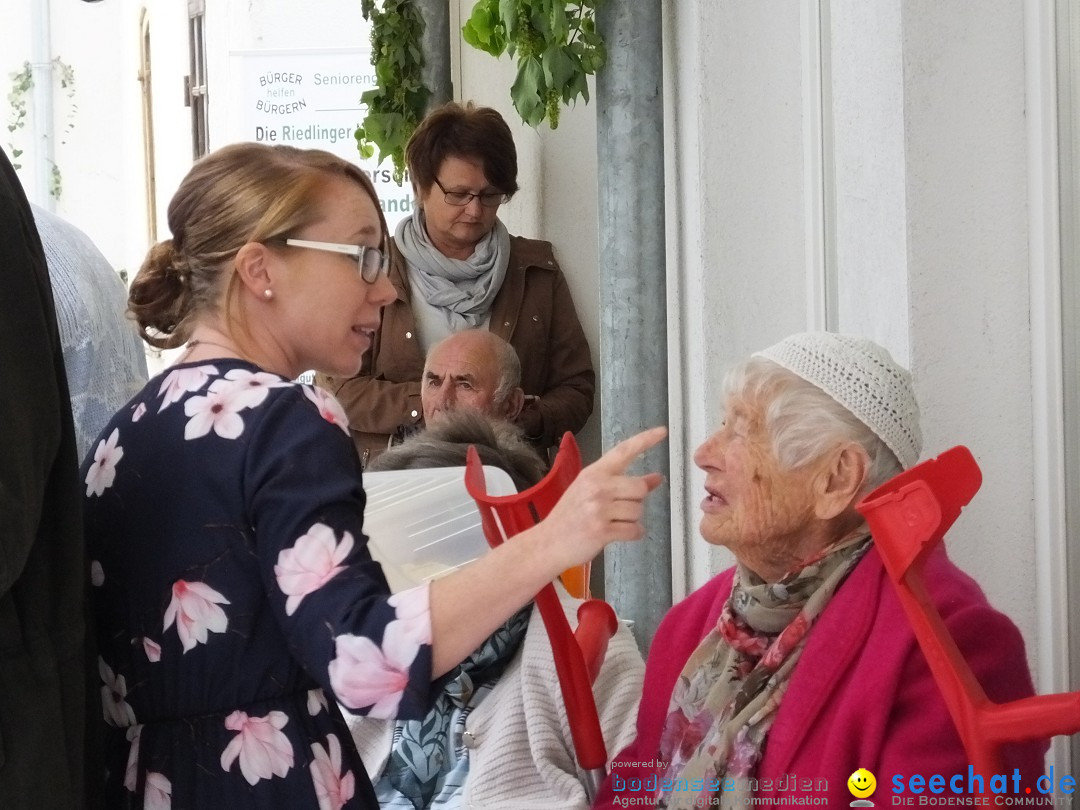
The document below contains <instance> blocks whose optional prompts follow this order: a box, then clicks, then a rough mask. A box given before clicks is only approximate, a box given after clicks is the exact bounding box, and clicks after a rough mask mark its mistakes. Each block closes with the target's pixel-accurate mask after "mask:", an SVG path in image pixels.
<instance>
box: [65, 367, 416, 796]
mask: <svg viewBox="0 0 1080 810" xmlns="http://www.w3.org/2000/svg"><path fill="white" fill-rule="evenodd" d="M81 475H82V480H83V481H84V483H85V486H86V497H85V503H84V505H85V515H86V517H85V520H86V540H87V547H88V549H89V553H90V558H91V561H92V562H91V584H92V588H91V595H92V599H93V607H94V614H95V617H94V618H95V622H96V632H97V640H98V646H99V652H100V658H99V660H98V670H99V674H100V676H101V696H102V707H103V711H104V715H105V720H106V722H107V723H108V724H109V734H108V738H107V739H106V741H105V755H106V760H107V764H108V775H107V789H108V793H109V798H110V801H109V806H110V807H117V808H120V807H145V808H154V810H158V809H159V808H162V809H163V808H173V810H188V809H189V808H191V809H192V810H195V809H199V810H201V808H215V807H223V808H225V807H227V808H230V809H232V808H247V807H259V808H289V810H295V809H297V808H320V810H325V809H326V808H331V809H332V810H336V808H342V807H345V808H358V807H376V806H377V804H376V801H375V796H374V793H373V791H372V789H371V786H370V784H369V782H368V779H367V776H366V775H365V771H364V767H363V765H362V764H361V762H360V760H359V757H358V755H357V753H356V751H355V748H354V747H353V743H352V739H351V737H350V735H349V731H348V728H347V726H346V725H345V722H344V720H343V719H342V716H341V714H340V711H339V709H338V705H337V704H338V702H340V703H342V704H343V705H344V706H346V707H347V708H349V709H350V710H355V712H356V713H357V714H369V715H371V716H373V717H384V718H385V717H394V716H401V717H422V716H423V715H424V713H425V712H426V710H427V708H428V706H429V702H430V697H429V693H430V691H431V686H430V677H431V620H430V614H429V610H428V590H427V587H426V586H424V587H421V588H416V589H413V590H410V591H405V592H402V593H399V594H397V595H395V596H391V595H390V593H389V590H388V588H387V585H386V580H385V579H384V577H383V574H382V571H381V569H380V568H379V566H378V564H377V563H375V562H373V561H372V559H371V557H370V556H369V554H368V552H367V546H366V538H365V537H364V535H363V533H362V517H363V510H364V492H363V489H362V488H361V482H360V467H359V460H358V458H357V456H356V452H355V450H354V449H353V446H352V442H351V441H350V439H349V437H348V429H347V424H346V421H345V414H344V412H343V411H342V409H341V406H340V405H339V404H338V403H337V401H336V400H334V399H333V397H331V396H330V395H328V394H326V393H325V392H324V391H322V390H320V389H317V388H313V387H311V386H307V385H302V384H299V383H294V382H290V381H289V380H286V379H284V378H282V377H279V376H277V375H275V374H270V373H267V372H263V371H261V370H260V369H259V368H258V367H256V366H253V365H251V364H249V363H247V362H244V361H241V360H218V361H213V362H205V361H204V362H200V363H188V364H182V365H178V366H174V367H173V368H172V369H169V370H167V371H165V372H164V373H162V374H161V375H159V376H158V377H156V378H154V379H153V380H151V381H150V382H149V384H148V385H147V386H146V388H144V389H143V391H142V392H141V393H140V394H139V395H138V396H136V397H135V399H133V400H132V401H131V402H130V403H129V404H128V406H126V407H125V408H124V409H123V410H122V411H120V412H119V413H118V414H117V415H116V416H115V417H113V420H112V421H111V422H110V423H109V425H108V426H107V427H106V428H105V430H104V431H103V432H102V434H101V437H100V439H99V441H98V442H97V443H96V445H95V446H94V450H93V453H92V455H91V456H88V457H87V459H86V461H85V462H84V463H83V468H82V471H81Z"/></svg>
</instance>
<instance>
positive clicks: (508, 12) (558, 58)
mask: <svg viewBox="0 0 1080 810" xmlns="http://www.w3.org/2000/svg"><path fill="white" fill-rule="evenodd" d="M601 2H602V0H577V2H569V0H479V2H478V3H477V4H476V6H474V7H473V12H472V15H471V16H470V17H469V21H468V22H467V23H465V27H464V28H463V29H462V36H463V37H464V39H465V41H466V42H467V43H469V44H470V45H472V46H473V47H474V48H479V49H480V50H482V51H486V52H487V53H490V54H491V55H492V56H496V57H498V56H502V55H503V54H504V53H505V54H508V55H509V56H511V57H513V58H516V59H517V65H518V71H517V78H516V79H515V80H514V85H513V87H511V88H510V97H511V99H512V100H513V102H514V109H516V110H517V111H518V115H520V116H521V120H522V121H524V122H525V123H527V124H529V125H530V126H533V127H536V126H539V125H540V123H541V122H542V121H544V120H547V122H548V125H549V126H550V127H551V128H552V129H556V128H557V127H558V126H559V111H560V109H561V108H562V106H563V105H567V106H568V105H570V104H571V103H572V102H574V101H576V99H578V98H582V99H584V100H585V102H586V103H588V101H589V85H588V77H589V76H591V75H593V74H595V73H596V71H597V70H599V69H600V68H601V67H603V66H604V62H605V61H606V60H607V50H606V48H605V47H604V40H603V38H602V37H601V36H600V35H599V34H598V33H597V31H596V8H597V6H598V5H600V3H601Z"/></svg>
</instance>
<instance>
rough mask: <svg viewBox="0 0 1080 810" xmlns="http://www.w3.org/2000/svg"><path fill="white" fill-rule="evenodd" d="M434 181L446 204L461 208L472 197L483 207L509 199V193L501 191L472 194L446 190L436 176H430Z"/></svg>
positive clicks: (491, 206)
mask: <svg viewBox="0 0 1080 810" xmlns="http://www.w3.org/2000/svg"><path fill="white" fill-rule="evenodd" d="M431 179H432V180H434V181H435V185H437V186H438V187H439V191H441V192H442V193H443V199H444V200H446V204H447V205H453V206H455V207H458V208H462V207H464V206H466V205H468V204H469V203H471V202H472V201H473V198H474V197H475V198H476V199H478V200H480V204H481V205H482V206H484V208H495V207H496V206H499V205H502V204H503V203H504V202H509V201H510V195H509V194H505V193H503V192H501V191H485V192H483V193H482V194H474V193H473V192H471V191H447V190H446V188H445V187H444V186H443V184H442V183H440V182H439V178H438V177H433V178H431Z"/></svg>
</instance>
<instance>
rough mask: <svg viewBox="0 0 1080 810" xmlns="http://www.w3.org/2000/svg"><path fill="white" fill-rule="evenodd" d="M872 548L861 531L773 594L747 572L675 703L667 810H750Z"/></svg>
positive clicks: (668, 736)
mask: <svg viewBox="0 0 1080 810" xmlns="http://www.w3.org/2000/svg"><path fill="white" fill-rule="evenodd" d="M870 543H871V540H870V536H869V534H867V533H866V531H865V529H861V530H860V531H858V532H857V533H854V534H851V535H848V536H846V537H844V538H842V539H841V540H840V541H838V542H837V543H834V544H833V545H832V546H830V547H829V548H827V549H825V550H824V551H822V552H821V554H819V555H818V556H817V557H814V558H812V559H811V560H809V561H807V562H806V563H804V564H803V567H802V568H800V569H798V570H796V571H793V572H791V573H789V574H788V575H786V576H785V577H784V578H783V579H781V580H780V581H779V582H776V583H772V584H770V583H767V582H763V581H762V580H761V579H760V578H758V577H757V576H756V575H755V574H754V573H752V572H751V571H749V570H748V569H746V568H745V567H743V566H742V565H741V564H740V565H739V566H737V568H736V572H735V580H734V583H733V585H732V589H731V595H730V596H729V597H728V600H727V602H726V603H725V605H724V608H723V610H722V611H721V613H720V618H719V619H718V620H717V623H716V627H715V628H714V629H713V630H712V631H710V632H709V634H708V635H706V636H705V638H704V639H702V641H701V643H700V644H699V645H698V647H697V649H696V650H694V652H693V654H691V656H690V658H689V660H688V661H687V662H686V666H685V667H683V671H682V674H681V675H680V676H679V680H678V682H677V683H676V684H675V689H674V691H673V693H672V696H671V703H670V705H669V707H668V716H667V720H666V721H665V723H664V730H663V733H662V735H661V737H660V756H659V759H660V761H662V762H665V763H667V767H666V770H664V771H662V772H661V773H659V774H658V776H659V779H658V780H657V784H658V790H657V796H656V798H657V803H658V806H660V807H667V808H673V809H674V808H689V807H700V806H706V805H707V806H709V807H722V808H735V807H742V806H743V805H745V804H748V803H749V802H747V801H744V800H745V799H748V798H749V797H750V795H751V793H750V789H749V779H750V778H752V777H753V776H754V774H755V773H756V772H757V765H758V762H759V760H760V758H761V752H762V747H763V745H764V742H765V736H766V735H767V734H768V732H769V728H770V727H771V726H772V723H773V720H774V719H775V717H776V709H777V707H778V706H779V704H780V701H781V700H782V699H783V696H784V692H785V691H787V687H788V684H789V683H790V680H791V673H792V671H793V670H794V668H795V665H796V664H797V663H798V660H799V656H800V655H801V653H802V650H803V647H804V645H805V642H806V637H807V634H808V633H809V631H810V628H811V627H812V626H813V624H814V621H815V620H816V619H817V617H818V616H820V615H821V612H822V611H823V610H824V609H825V606H826V605H827V604H828V603H829V599H830V598H831V597H832V595H833V593H835V592H836V589H837V588H838V587H839V586H840V584H841V583H842V582H843V581H844V579H845V578H846V577H847V575H848V574H849V573H850V572H851V570H852V569H853V568H854V567H855V564H856V563H858V561H859V560H860V559H862V556H863V554H865V553H866V550H867V549H868V548H869V547H870ZM682 780H687V781H686V782H682ZM693 780H702V781H701V783H700V785H701V788H702V789H700V790H697V791H695V790H690V789H688V788H689V787H691V786H694V787H696V786H697V785H693V784H692V783H693ZM699 801H700V803H698V802H699Z"/></svg>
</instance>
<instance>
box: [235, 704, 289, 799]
mask: <svg viewBox="0 0 1080 810" xmlns="http://www.w3.org/2000/svg"><path fill="white" fill-rule="evenodd" d="M288 722H289V717H288V715H287V714H285V712H279V711H273V712H270V714H268V715H266V716H265V717H249V716H248V715H247V714H245V713H244V712H241V711H235V712H233V713H232V714H230V715H229V716H228V717H226V718H225V728H227V729H229V730H230V731H238V732H240V733H239V734H237V735H236V736H235V737H233V738H232V740H231V741H230V742H229V744H228V745H227V746H226V747H225V750H224V751H222V752H221V767H222V769H224V770H226V771H228V770H229V769H230V768H232V764H233V762H235V761H236V759H237V757H239V759H240V773H242V774H243V775H244V778H245V779H246V780H247V781H248V784H249V785H254V784H255V783H256V782H258V781H259V780H260V779H269V778H270V777H272V776H285V774H286V773H288V771H289V768H291V767H292V766H293V748H292V743H290V742H289V738H288V737H286V736H285V735H284V734H283V733H282V731H281V729H283V728H284V727H285V724H286V723H288Z"/></svg>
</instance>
